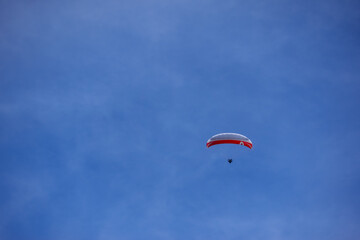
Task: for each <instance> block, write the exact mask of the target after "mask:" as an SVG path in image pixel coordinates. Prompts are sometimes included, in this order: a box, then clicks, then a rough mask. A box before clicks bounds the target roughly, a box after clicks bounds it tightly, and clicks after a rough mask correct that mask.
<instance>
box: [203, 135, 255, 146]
mask: <svg viewBox="0 0 360 240" xmlns="http://www.w3.org/2000/svg"><path fill="white" fill-rule="evenodd" d="M226 143H227V144H239V145H243V146H246V147H248V148H250V149H251V148H252V146H253V144H252V142H251V141H250V139H249V138H247V137H245V136H244V135H241V134H239V133H220V134H216V135H214V136H212V137H211V138H210V139H209V140H208V141H207V143H206V147H208V148H209V147H211V146H213V145H217V144H226Z"/></svg>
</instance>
